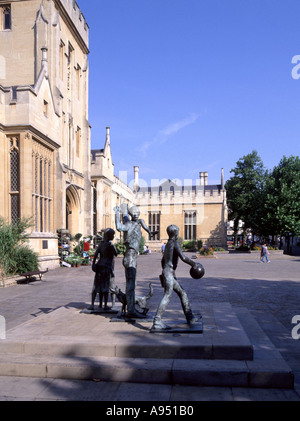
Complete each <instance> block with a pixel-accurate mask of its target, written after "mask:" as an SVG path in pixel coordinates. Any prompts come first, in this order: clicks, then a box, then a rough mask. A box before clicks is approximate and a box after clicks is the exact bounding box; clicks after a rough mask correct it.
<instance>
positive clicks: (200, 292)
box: [0, 254, 300, 402]
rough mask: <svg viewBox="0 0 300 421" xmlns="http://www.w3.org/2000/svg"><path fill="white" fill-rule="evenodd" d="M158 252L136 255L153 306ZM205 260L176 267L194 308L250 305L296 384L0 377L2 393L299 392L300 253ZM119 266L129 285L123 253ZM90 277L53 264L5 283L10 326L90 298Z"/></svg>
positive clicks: (0, 307) (232, 395) (191, 397)
mask: <svg viewBox="0 0 300 421" xmlns="http://www.w3.org/2000/svg"><path fill="white" fill-rule="evenodd" d="M160 259H161V255H160V254H152V255H149V256H139V260H138V280H137V294H139V295H144V294H145V293H147V291H148V288H149V287H148V283H149V282H152V283H153V287H154V295H153V297H152V299H151V300H150V302H149V305H150V310H152V311H155V309H156V306H157V303H158V301H159V299H160V297H161V294H162V288H161V286H160V283H159V280H158V275H159V273H160ZM201 262H202V263H203V265H204V267H205V271H206V274H205V277H204V278H202V279H201V280H200V281H199V280H198V281H197V280H193V279H191V278H190V276H189V273H188V272H189V267H188V266H187V265H185V264H183V263H182V262H180V264H179V267H178V270H177V276H178V278H179V279H180V280H181V283H182V285H183V287H184V288H185V290H186V291H187V294H188V296H189V298H190V301H191V305H192V308H195V309H197V310H198V306H199V303H201V302H206V303H209V302H229V303H230V304H231V305H232V306H233V307H236V308H241V307H244V308H247V309H248V310H249V311H250V312H251V314H252V315H253V316H254V317H255V319H256V321H257V322H258V323H259V325H260V327H261V328H262V329H263V330H264V331H265V333H266V334H267V335H268V337H269V338H270V339H271V341H272V342H273V344H274V345H275V346H276V347H277V349H278V350H279V351H280V352H281V354H282V356H283V357H284V359H285V360H286V362H287V363H288V364H289V366H290V367H291V369H292V370H293V372H294V374H295V389H294V390H285V389H249V388H234V387H197V386H179V385H150V384H135V383H120V382H99V381H79V380H62V379H39V378H26V377H23V378H16V377H0V400H50V401H52V400H104V401H128V400H131V401H132V400H134V401H164V402H167V401H173V402H174V401H185V402H187V401H201V400H204V401H208V400H216V401H239V400H250V401H260V400H264V401H268V400H276V401H293V400H300V339H299V340H295V339H293V338H292V335H291V332H292V329H293V327H294V325H293V324H292V323H291V321H292V317H293V316H295V315H297V314H300V279H299V265H300V257H290V256H275V255H274V256H272V255H271V263H270V264H266V263H264V264H262V263H259V258H258V255H256V254H225V255H223V254H222V255H218V257H217V258H206V259H201ZM115 272H116V284H117V285H118V286H119V287H121V288H122V290H123V291H124V289H125V278H124V269H123V267H122V259H121V258H117V259H116V270H115ZM92 284H93V273H92V271H91V268H90V267H80V268H58V269H56V270H52V271H49V272H48V273H47V274H46V275H45V276H44V280H43V281H35V282H31V283H29V284H26V283H25V284H19V285H15V286H10V287H7V288H1V289H0V315H2V316H4V317H5V319H6V327H7V330H9V329H12V328H14V327H17V326H19V325H20V324H22V323H24V322H26V321H29V320H33V319H36V318H38V317H39V316H41V315H45V314H47V313H50V312H52V311H53V310H54V309H56V308H59V307H61V306H72V307H75V308H84V307H85V306H86V305H87V304H88V303H89V301H90V292H91V289H92ZM179 307H180V305H179V303H178V297H177V296H176V294H173V296H172V299H171V302H170V305H169V308H171V309H173V308H174V310H176V311H181V310H180V309H179ZM200 310H201V309H200ZM299 333H300V328H299Z"/></svg>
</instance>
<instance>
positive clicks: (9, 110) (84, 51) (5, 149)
mask: <svg viewBox="0 0 300 421" xmlns="http://www.w3.org/2000/svg"><path fill="white" fill-rule="evenodd" d="M0 12H1V13H0V18H1V22H0V46H1V49H0V65H1V70H0V107H1V108H0V159H1V162H2V166H1V168H0V178H1V184H0V192H1V200H0V215H1V216H3V217H4V218H5V219H7V220H8V221H10V222H13V221H14V220H16V219H17V218H19V217H30V216H32V217H33V228H32V233H31V235H30V243H31V245H32V246H33V248H34V250H36V251H38V253H39V255H40V260H41V267H49V268H51V267H52V266H56V265H57V264H58V254H57V238H56V230H57V229H59V228H69V229H70V231H71V233H72V234H75V233H77V232H81V233H83V234H87V235H88V234H90V233H91V230H92V224H91V221H92V218H91V215H92V187H91V181H90V125H89V122H88V72H89V69H88V53H89V28H88V25H87V23H86V22H85V19H84V17H83V15H82V13H81V11H80V9H79V7H78V5H77V4H76V2H75V1H73V0H11V1H3V0H0ZM7 16H8V17H7Z"/></svg>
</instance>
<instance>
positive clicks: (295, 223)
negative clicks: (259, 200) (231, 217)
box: [263, 156, 300, 236]
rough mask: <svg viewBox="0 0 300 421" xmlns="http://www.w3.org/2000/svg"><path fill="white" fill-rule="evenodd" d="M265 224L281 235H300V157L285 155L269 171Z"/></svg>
mask: <svg viewBox="0 0 300 421" xmlns="http://www.w3.org/2000/svg"><path fill="white" fill-rule="evenodd" d="M264 207H265V214H264V216H263V224H264V225H265V226H268V227H271V230H272V232H273V233H276V234H278V235H281V236H289V235H292V236H295V235H296V236H298V235H300V159H299V157H295V156H291V157H289V158H287V157H285V156H284V157H283V158H282V159H281V161H280V163H279V165H278V166H276V167H274V169H273V170H272V171H271V172H270V173H268V175H267V182H266V193H265V204H264Z"/></svg>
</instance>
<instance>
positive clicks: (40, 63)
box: [0, 0, 226, 268]
mask: <svg viewBox="0 0 300 421" xmlns="http://www.w3.org/2000/svg"><path fill="white" fill-rule="evenodd" d="M88 54H89V27H88V25H87V23H86V21H85V18H84V16H83V14H82V12H81V10H80V9H79V7H78V5H77V3H76V2H75V1H74V0H11V1H7V0H0V162H1V164H2V165H1V167H0V180H1V182H0V216H1V217H3V218H5V219H6V220H7V221H8V222H10V223H14V222H16V221H17V220H18V219H19V218H21V217H26V218H28V217H32V220H33V226H32V230H31V232H30V233H29V237H30V246H31V247H32V248H33V249H34V250H35V251H37V252H38V254H39V259H40V267H41V268H46V267H48V268H52V267H55V266H57V265H59V255H58V239H57V230H60V229H64V230H65V229H66V230H69V232H70V233H71V234H72V235H75V234H77V233H81V234H82V235H83V236H89V235H91V234H93V235H96V234H97V233H98V232H100V231H102V230H104V229H105V228H108V227H112V228H114V227H115V218H114V207H115V206H120V205H122V204H127V205H128V206H129V207H130V206H132V205H133V204H137V205H138V206H139V207H140V210H141V218H143V219H144V220H145V222H146V223H147V224H148V225H149V226H150V228H151V229H153V230H158V231H159V234H158V235H157V236H156V237H155V238H154V239H152V240H151V241H149V239H148V238H147V239H146V240H147V243H148V244H149V245H150V248H152V249H159V248H160V246H161V244H162V243H163V242H164V241H166V240H167V235H166V227H167V226H168V225H169V224H171V223H175V224H177V225H178V226H179V228H180V235H181V236H182V237H183V238H184V239H185V240H189V239H202V240H203V241H204V243H207V244H214V245H225V244H226V232H225V231H224V226H225V222H226V194H225V190H224V182H223V180H222V181H221V183H220V185H216V186H210V185H208V184H207V173H201V174H202V175H201V179H200V180H199V183H195V185H194V186H186V185H179V184H178V182H173V181H165V182H163V183H161V184H160V185H159V186H158V187H145V186H141V185H140V180H139V167H138V166H136V167H134V171H133V174H132V176H133V177H132V178H133V180H132V181H133V183H129V184H128V183H127V179H125V180H124V178H123V177H117V176H116V175H115V173H114V164H113V161H112V153H111V144H110V129H109V127H107V128H106V138H105V141H104V147H103V149H95V150H91V141H90V138H91V127H90V124H89V121H88V91H89V63H88ZM129 179H131V177H129ZM130 186H131V187H130ZM116 239H119V237H118V234H117V235H116Z"/></svg>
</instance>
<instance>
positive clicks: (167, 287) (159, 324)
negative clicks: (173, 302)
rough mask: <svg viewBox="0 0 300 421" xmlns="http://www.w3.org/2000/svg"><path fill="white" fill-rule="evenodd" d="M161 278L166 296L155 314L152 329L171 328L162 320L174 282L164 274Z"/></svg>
mask: <svg viewBox="0 0 300 421" xmlns="http://www.w3.org/2000/svg"><path fill="white" fill-rule="evenodd" d="M160 280H161V283H162V285H163V286H164V296H163V298H162V299H161V301H160V303H159V305H158V307H157V311H156V314H155V316H154V319H153V325H152V328H151V330H152V331H155V330H157V331H159V330H168V329H171V328H170V326H168V325H166V323H164V322H163V321H162V316H163V314H164V312H165V310H166V308H167V305H168V304H169V302H170V299H171V295H172V291H173V282H172V281H171V280H167V279H166V277H165V276H164V275H161V276H160Z"/></svg>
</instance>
